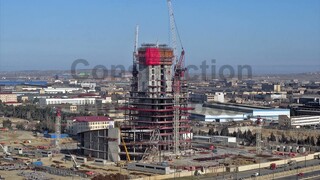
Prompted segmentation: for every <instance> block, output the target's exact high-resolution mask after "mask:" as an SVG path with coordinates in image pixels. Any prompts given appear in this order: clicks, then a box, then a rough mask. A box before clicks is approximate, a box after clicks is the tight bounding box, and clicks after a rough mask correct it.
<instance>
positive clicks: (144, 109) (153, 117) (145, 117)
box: [120, 44, 191, 160]
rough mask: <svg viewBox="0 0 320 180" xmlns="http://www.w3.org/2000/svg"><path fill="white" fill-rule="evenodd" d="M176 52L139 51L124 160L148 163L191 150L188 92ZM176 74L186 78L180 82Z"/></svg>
mask: <svg viewBox="0 0 320 180" xmlns="http://www.w3.org/2000/svg"><path fill="white" fill-rule="evenodd" d="M175 61H176V58H175V55H174V49H173V48H170V47H168V46H167V45H157V44H142V45H141V47H140V48H135V53H134V61H133V70H132V75H133V78H132V85H131V86H132V87H131V92H130V97H129V101H128V105H127V106H126V107H125V108H124V109H125V115H126V116H127V117H128V119H127V121H125V123H124V124H123V125H122V126H121V134H122V139H123V143H121V146H120V157H121V158H122V159H125V157H126V156H127V158H128V155H129V156H130V159H135V160H147V159H149V160H150V158H152V156H154V157H157V156H158V155H159V153H160V151H161V152H164V153H165V152H172V153H174V154H179V153H180V152H181V151H183V150H187V149H189V148H190V147H191V133H190V130H191V129H190V124H189V114H188V110H190V108H189V107H188V89H187V83H186V80H185V79H184V74H183V72H182V71H181V72H180V71H179V70H178V69H177V67H176V65H175V68H173V64H174V63H175ZM176 73H181V75H182V76H179V78H176V75H175V74H176Z"/></svg>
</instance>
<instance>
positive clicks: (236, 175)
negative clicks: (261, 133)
mask: <svg viewBox="0 0 320 180" xmlns="http://www.w3.org/2000/svg"><path fill="white" fill-rule="evenodd" d="M319 164H320V160H319V159H314V160H309V161H306V162H304V161H302V162H298V163H297V164H296V165H293V166H288V167H285V168H278V169H275V170H271V169H269V168H261V169H260V170H259V169H255V170H250V171H243V172H238V173H226V174H225V175H224V176H223V175H219V176H213V177H202V178H199V179H204V180H209V179H217V180H224V179H240V178H248V177H251V175H253V174H254V173H256V172H258V173H259V172H260V175H266V174H272V173H277V172H283V171H288V170H290V169H291V170H292V169H295V168H297V169H296V170H297V174H298V173H300V171H299V167H300V168H303V167H305V165H307V166H314V165H319Z"/></svg>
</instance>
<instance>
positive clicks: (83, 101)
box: [39, 98, 96, 106]
mask: <svg viewBox="0 0 320 180" xmlns="http://www.w3.org/2000/svg"><path fill="white" fill-rule="evenodd" d="M39 104H40V106H47V105H59V104H72V105H90V104H96V98H41V99H39Z"/></svg>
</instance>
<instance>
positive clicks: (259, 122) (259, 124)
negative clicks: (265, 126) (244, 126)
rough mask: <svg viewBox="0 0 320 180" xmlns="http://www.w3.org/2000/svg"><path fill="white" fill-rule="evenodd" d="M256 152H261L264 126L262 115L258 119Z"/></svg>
mask: <svg viewBox="0 0 320 180" xmlns="http://www.w3.org/2000/svg"><path fill="white" fill-rule="evenodd" d="M256 125H257V126H256V153H257V154H261V152H262V149H261V128H262V120H261V118H260V117H258V118H257V121H256Z"/></svg>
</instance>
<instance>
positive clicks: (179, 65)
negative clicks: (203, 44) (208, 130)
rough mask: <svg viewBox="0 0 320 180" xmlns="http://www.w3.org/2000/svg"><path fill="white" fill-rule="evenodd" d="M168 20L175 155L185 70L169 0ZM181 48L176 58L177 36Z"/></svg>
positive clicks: (178, 144) (182, 53)
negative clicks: (172, 69) (172, 64)
mask: <svg viewBox="0 0 320 180" xmlns="http://www.w3.org/2000/svg"><path fill="white" fill-rule="evenodd" d="M167 4H168V10H169V19H170V32H171V33H170V34H171V47H172V49H173V54H174V59H175V65H174V72H173V73H174V74H173V101H174V119H173V131H174V132H173V151H174V153H175V154H176V155H177V154H179V151H180V132H179V131H180V122H179V121H180V117H181V115H180V108H181V107H180V98H181V93H180V92H181V79H182V78H183V77H184V71H185V68H184V67H183V61H184V54H185V52H184V49H183V46H182V43H181V39H180V36H179V32H178V31H177V27H176V22H175V18H174V13H173V8H172V3H171V0H167ZM176 33H177V34H178V38H179V41H180V45H181V48H182V51H181V54H180V58H179V59H178V56H177V36H176Z"/></svg>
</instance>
